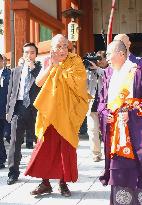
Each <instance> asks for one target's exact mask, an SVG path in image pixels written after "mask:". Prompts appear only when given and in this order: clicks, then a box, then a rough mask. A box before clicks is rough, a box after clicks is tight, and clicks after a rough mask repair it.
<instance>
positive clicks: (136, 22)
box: [4, 0, 142, 63]
mask: <svg viewBox="0 0 142 205" xmlns="http://www.w3.org/2000/svg"><path fill="white" fill-rule="evenodd" d="M111 6H112V1H111V0H13V1H11V0H5V1H4V44H5V51H4V52H5V55H6V56H7V58H9V59H10V58H11V55H12V53H14V58H15V63H17V61H18V59H19V58H20V57H21V55H22V47H23V44H24V43H26V42H29V41H31V42H34V43H35V44H36V45H37V46H38V48H39V56H43V55H46V53H47V52H49V49H50V40H51V38H52V36H53V35H55V34H57V33H63V34H65V35H66V36H67V35H68V24H69V23H70V21H71V16H70V15H67V16H65V15H63V14H64V13H67V11H68V10H69V9H73V10H75V11H77V10H78V11H80V15H78V16H77V17H76V18H75V22H76V23H77V24H78V26H79V27H78V31H79V35H78V40H77V41H76V42H75V44H76V52H77V53H79V54H80V55H81V56H83V55H84V54H85V53H86V52H91V51H97V50H100V49H101V50H102V49H103V50H104V49H106V33H107V29H108V22H109V16H110V11H111ZM141 8H142V0H116V5H115V12H114V20H113V35H116V34H117V33H126V34H128V35H129V36H130V40H131V41H132V47H131V50H132V51H133V53H135V54H136V55H139V56H142V43H141V42H142V9H141ZM73 44H74V43H71V44H70V49H72V47H73Z"/></svg>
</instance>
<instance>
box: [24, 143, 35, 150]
mask: <svg viewBox="0 0 142 205" xmlns="http://www.w3.org/2000/svg"><path fill="white" fill-rule="evenodd" d="M26 148H27V149H33V148H34V147H33V143H32V142H28V143H26Z"/></svg>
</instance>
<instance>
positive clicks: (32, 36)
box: [30, 19, 35, 43]
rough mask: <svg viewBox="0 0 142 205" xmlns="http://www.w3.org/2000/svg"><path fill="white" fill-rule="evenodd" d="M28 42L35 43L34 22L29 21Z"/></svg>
mask: <svg viewBox="0 0 142 205" xmlns="http://www.w3.org/2000/svg"><path fill="white" fill-rule="evenodd" d="M30 42H33V43H35V21H34V20H33V19H30Z"/></svg>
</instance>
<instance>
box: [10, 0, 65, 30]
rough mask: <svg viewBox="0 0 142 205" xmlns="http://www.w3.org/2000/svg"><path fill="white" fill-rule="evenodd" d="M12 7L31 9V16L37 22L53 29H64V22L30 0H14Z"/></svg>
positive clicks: (14, 8)
mask: <svg viewBox="0 0 142 205" xmlns="http://www.w3.org/2000/svg"><path fill="white" fill-rule="evenodd" d="M12 8H13V10H22V9H27V10H29V12H30V16H31V18H34V19H35V20H36V21H37V22H39V23H42V24H44V25H45V26H48V27H49V28H51V29H53V30H63V29H64V24H63V23H62V22H61V21H59V20H57V19H56V18H54V17H53V16H51V15H49V14H47V13H46V12H45V11H43V10H42V9H40V8H38V7H37V6H35V5H34V4H32V3H30V2H28V1H24V2H22V3H21V2H19V1H14V3H13V5H12Z"/></svg>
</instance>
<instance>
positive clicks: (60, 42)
mask: <svg viewBox="0 0 142 205" xmlns="http://www.w3.org/2000/svg"><path fill="white" fill-rule="evenodd" d="M50 53H51V55H54V56H55V55H56V57H57V58H58V61H59V62H63V61H64V60H65V59H66V57H67V56H68V39H67V38H66V37H65V36H64V35H63V34H57V35H55V36H54V37H53V38H52V40H51V51H50Z"/></svg>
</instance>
